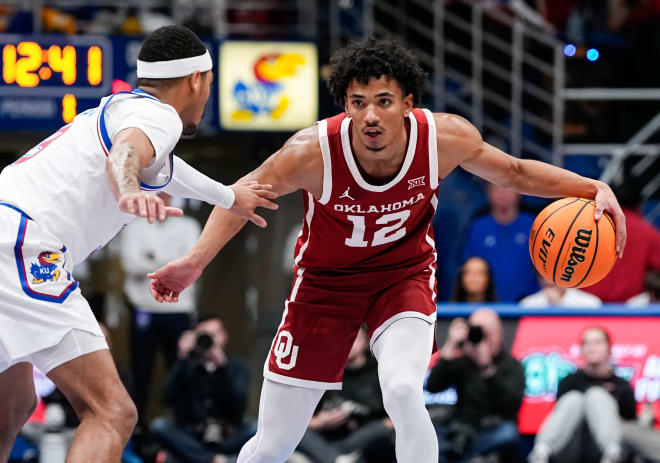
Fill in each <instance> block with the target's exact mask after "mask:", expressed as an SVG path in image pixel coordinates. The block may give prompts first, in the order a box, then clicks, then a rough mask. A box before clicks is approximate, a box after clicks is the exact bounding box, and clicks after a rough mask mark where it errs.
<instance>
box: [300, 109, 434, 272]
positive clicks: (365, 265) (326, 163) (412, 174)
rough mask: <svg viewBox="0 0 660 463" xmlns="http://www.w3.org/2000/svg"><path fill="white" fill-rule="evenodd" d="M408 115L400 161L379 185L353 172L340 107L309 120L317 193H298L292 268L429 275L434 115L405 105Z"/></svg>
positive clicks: (431, 264)
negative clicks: (318, 170)
mask: <svg viewBox="0 0 660 463" xmlns="http://www.w3.org/2000/svg"><path fill="white" fill-rule="evenodd" d="M408 120H409V128H408V132H409V136H408V147H407V151H406V154H405V157H404V161H403V165H402V166H401V169H400V170H399V172H398V173H397V174H396V176H395V177H394V178H393V179H392V180H391V181H389V182H388V183H387V184H384V185H372V184H370V183H368V182H367V181H366V180H365V179H364V178H363V176H362V175H361V173H360V170H359V168H358V166H357V164H356V162H357V161H356V159H355V157H354V155H353V152H352V149H351V142H350V135H349V134H350V130H351V124H352V122H351V118H349V117H347V116H346V114H345V113H342V114H340V115H337V116H335V117H331V118H329V119H325V120H322V121H320V122H318V123H317V128H318V134H319V143H320V145H321V152H322V154H323V193H322V195H321V198H319V199H318V200H317V199H315V198H314V197H313V195H312V194H310V193H308V192H304V193H303V201H304V205H305V218H304V222H303V227H302V231H301V233H300V235H299V237H298V242H297V244H296V250H295V255H294V256H295V265H296V267H297V270H298V271H299V270H304V271H309V272H312V273H324V272H333V273H334V272H341V273H360V272H371V271H379V270H394V269H402V270H403V269H405V273H406V274H414V273H418V272H420V271H424V270H425V269H426V268H429V270H430V271H431V272H432V275H433V274H434V273H435V265H434V264H435V260H436V254H435V243H434V240H433V228H432V227H431V221H432V218H433V215H434V213H435V208H436V207H437V202H438V198H437V190H438V183H439V178H438V157H437V144H436V131H435V120H434V118H433V114H432V113H431V112H430V111H429V110H427V109H413V110H412V111H411V112H410V115H409V119H408ZM402 276H404V275H402ZM431 278H433V276H431Z"/></svg>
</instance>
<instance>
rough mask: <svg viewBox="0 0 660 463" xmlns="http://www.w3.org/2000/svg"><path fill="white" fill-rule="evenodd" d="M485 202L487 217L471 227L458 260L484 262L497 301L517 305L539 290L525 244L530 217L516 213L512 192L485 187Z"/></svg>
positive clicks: (515, 197) (517, 210)
mask: <svg viewBox="0 0 660 463" xmlns="http://www.w3.org/2000/svg"><path fill="white" fill-rule="evenodd" d="M488 200H489V202H490V207H491V211H490V214H489V215H487V216H485V217H481V218H479V219H477V220H476V221H475V222H474V223H473V224H472V227H471V229H470V232H469V234H468V238H467V241H466V243H465V247H464V248H463V259H462V260H463V261H466V260H467V259H468V258H470V257H473V256H479V257H482V258H483V259H485V260H486V262H488V265H489V266H490V268H491V270H492V272H493V277H494V280H495V291H496V295H497V299H498V300H499V301H501V302H518V301H519V300H520V299H522V298H523V297H525V296H527V295H528V294H532V293H534V292H536V291H538V289H539V285H538V283H537V282H536V275H535V273H534V267H533V266H532V261H531V259H530V258H529V250H528V243H527V241H528V236H529V230H530V229H531V228H532V224H533V223H534V217H533V216H532V215H531V214H527V213H524V212H520V210H519V203H520V195H519V194H518V193H516V192H515V191H513V190H510V189H507V188H502V187H499V186H497V185H495V184H489V185H488Z"/></svg>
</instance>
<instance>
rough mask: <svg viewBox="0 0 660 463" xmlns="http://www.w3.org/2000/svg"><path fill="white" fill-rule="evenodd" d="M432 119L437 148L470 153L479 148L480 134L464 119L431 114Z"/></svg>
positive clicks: (456, 116)
mask: <svg viewBox="0 0 660 463" xmlns="http://www.w3.org/2000/svg"><path fill="white" fill-rule="evenodd" d="M433 119H434V120H435V130H436V138H437V140H438V148H442V149H444V150H452V149H457V150H458V151H459V152H471V151H473V150H475V149H477V148H479V147H480V146H481V144H482V142H483V140H482V138H481V133H480V132H479V130H477V128H476V127H475V126H474V125H472V123H471V122H470V121H468V120H467V119H465V118H464V117H461V116H459V115H457V114H451V113H433Z"/></svg>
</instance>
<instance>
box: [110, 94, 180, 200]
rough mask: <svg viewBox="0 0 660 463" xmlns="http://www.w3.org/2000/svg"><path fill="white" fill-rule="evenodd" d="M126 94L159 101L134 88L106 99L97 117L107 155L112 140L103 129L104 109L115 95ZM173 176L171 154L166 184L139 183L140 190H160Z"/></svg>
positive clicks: (172, 154)
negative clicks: (168, 176)
mask: <svg viewBox="0 0 660 463" xmlns="http://www.w3.org/2000/svg"><path fill="white" fill-rule="evenodd" d="M127 93H130V94H133V95H135V96H139V97H141V98H150V99H152V100H155V101H160V100H159V99H158V98H156V97H154V96H152V95H150V94H149V93H147V92H145V91H144V90H141V89H139V88H136V89H135V90H133V91H132V92H117V93H114V94H113V95H112V96H111V97H110V98H108V100H107V101H106V102H105V103H104V104H103V107H102V108H101V114H100V116H99V130H100V133H101V140H102V141H103V144H104V145H105V148H106V151H107V152H108V153H109V152H110V149H111V148H112V140H110V136H109V135H108V129H107V128H106V127H105V107H106V106H108V103H110V101H112V99H113V98H114V97H115V95H120V94H127ZM173 176H174V153H173V152H172V153H170V178H169V179H167V182H165V183H164V184H163V185H148V184H146V183H144V182H140V188H141V189H143V190H147V191H156V190H161V189H163V188H165V187H166V186H167V185H169V183H170V182H171V181H172V177H173Z"/></svg>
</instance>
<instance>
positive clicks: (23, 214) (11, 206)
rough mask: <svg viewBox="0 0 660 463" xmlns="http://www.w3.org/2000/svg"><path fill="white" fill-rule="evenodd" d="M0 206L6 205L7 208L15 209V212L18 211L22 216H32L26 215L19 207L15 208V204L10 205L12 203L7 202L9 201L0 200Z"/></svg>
mask: <svg viewBox="0 0 660 463" xmlns="http://www.w3.org/2000/svg"><path fill="white" fill-rule="evenodd" d="M0 206H5V207H8V208H9V209H13V210H15V211H16V212H18V213H19V214H21V215H22V216H23V217H27V218H28V219H30V220H32V217H30V216H29V215H27V214H26V213H25V212H23V211H22V210H20V209H19V208H17V207H16V206H14V205H12V204H9V203H3V202H1V201H0Z"/></svg>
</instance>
